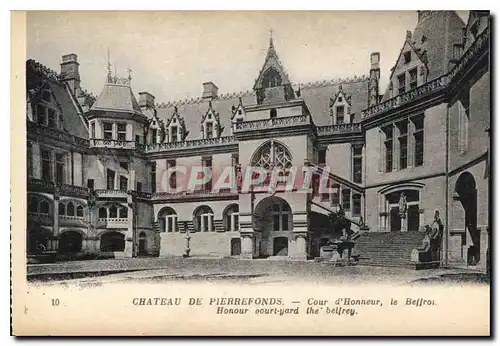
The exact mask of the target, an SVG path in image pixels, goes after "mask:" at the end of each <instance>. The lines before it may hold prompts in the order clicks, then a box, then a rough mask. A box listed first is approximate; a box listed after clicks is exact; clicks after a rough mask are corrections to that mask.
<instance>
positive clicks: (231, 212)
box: [224, 204, 240, 232]
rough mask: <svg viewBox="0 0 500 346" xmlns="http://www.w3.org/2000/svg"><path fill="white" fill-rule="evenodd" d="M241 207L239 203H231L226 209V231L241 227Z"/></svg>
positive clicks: (236, 229) (233, 230) (237, 229)
mask: <svg viewBox="0 0 500 346" xmlns="http://www.w3.org/2000/svg"><path fill="white" fill-rule="evenodd" d="M238 210H239V207H238V205H237V204H231V205H229V206H228V207H227V208H226V210H225V211H224V230H225V231H226V232H235V231H239V229H240V221H239V212H238Z"/></svg>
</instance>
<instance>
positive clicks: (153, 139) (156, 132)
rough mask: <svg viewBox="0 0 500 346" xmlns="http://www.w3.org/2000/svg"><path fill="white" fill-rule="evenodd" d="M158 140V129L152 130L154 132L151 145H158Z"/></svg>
mask: <svg viewBox="0 0 500 346" xmlns="http://www.w3.org/2000/svg"><path fill="white" fill-rule="evenodd" d="M153 125H154V124H153ZM157 138H158V130H157V129H152V131H151V143H152V144H156V142H157Z"/></svg>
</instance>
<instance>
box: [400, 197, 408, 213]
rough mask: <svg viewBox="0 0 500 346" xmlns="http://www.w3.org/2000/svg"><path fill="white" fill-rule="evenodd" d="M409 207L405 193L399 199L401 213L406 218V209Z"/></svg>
mask: <svg viewBox="0 0 500 346" xmlns="http://www.w3.org/2000/svg"><path fill="white" fill-rule="evenodd" d="M407 207H408V205H407V203H406V195H405V193H404V192H402V193H401V196H400V197H399V213H400V214H401V215H402V216H404V215H405V214H406V209H407Z"/></svg>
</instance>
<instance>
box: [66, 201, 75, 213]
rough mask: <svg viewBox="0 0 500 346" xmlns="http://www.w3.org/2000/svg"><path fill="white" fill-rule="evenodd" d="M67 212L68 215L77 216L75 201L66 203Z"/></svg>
mask: <svg viewBox="0 0 500 346" xmlns="http://www.w3.org/2000/svg"><path fill="white" fill-rule="evenodd" d="M66 212H67V214H68V216H75V205H74V204H73V202H69V203H68V204H67V205H66Z"/></svg>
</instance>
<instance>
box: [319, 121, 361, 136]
mask: <svg viewBox="0 0 500 346" xmlns="http://www.w3.org/2000/svg"><path fill="white" fill-rule="evenodd" d="M316 130H317V132H318V136H321V135H328V134H333V133H351V132H352V133H361V124H360V123H351V124H340V125H327V126H318V127H317V128H316Z"/></svg>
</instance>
